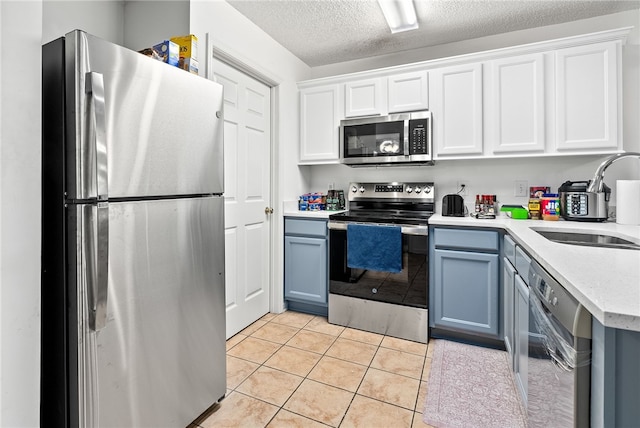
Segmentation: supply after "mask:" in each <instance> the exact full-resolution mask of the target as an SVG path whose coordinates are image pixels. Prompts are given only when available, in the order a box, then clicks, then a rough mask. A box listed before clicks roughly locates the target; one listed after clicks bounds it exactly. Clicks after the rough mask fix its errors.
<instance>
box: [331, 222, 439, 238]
mask: <svg viewBox="0 0 640 428" xmlns="http://www.w3.org/2000/svg"><path fill="white" fill-rule="evenodd" d="M348 224H366V225H370V226H400V228H401V233H402V234H403V235H417V236H427V235H428V234H429V226H415V225H401V224H391V223H361V222H350V223H345V222H337V221H335V222H334V221H330V222H329V223H327V228H328V229H329V230H347V225H348Z"/></svg>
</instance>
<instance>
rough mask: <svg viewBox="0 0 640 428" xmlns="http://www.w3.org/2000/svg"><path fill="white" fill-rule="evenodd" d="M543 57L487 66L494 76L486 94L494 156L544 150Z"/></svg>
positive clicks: (527, 57)
mask: <svg viewBox="0 0 640 428" xmlns="http://www.w3.org/2000/svg"><path fill="white" fill-rule="evenodd" d="M544 58H545V57H544V54H542V53H540V54H532V55H522V56H517V57H512V58H502V59H498V60H494V61H491V62H489V63H488V65H489V66H490V67H491V77H490V84H489V85H488V86H489V88H488V90H487V91H486V92H485V93H486V96H487V100H486V103H485V105H486V106H488V109H487V110H488V111H487V112H486V114H485V125H486V127H487V129H486V131H487V136H488V141H490V142H491V143H492V144H493V153H495V154H503V153H521V152H531V153H539V152H543V151H544V149H545V97H544V95H545V75H544V73H545V67H544Z"/></svg>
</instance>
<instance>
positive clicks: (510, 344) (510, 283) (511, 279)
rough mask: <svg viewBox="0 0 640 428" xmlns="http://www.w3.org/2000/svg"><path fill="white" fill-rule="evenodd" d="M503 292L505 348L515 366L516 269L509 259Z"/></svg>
mask: <svg viewBox="0 0 640 428" xmlns="http://www.w3.org/2000/svg"><path fill="white" fill-rule="evenodd" d="M502 263H503V266H504V268H503V270H502V272H503V274H502V290H503V311H502V312H503V313H504V346H505V348H507V352H508V353H509V362H510V363H511V367H512V368H513V366H514V360H513V359H514V356H513V355H514V354H513V348H514V334H515V333H514V305H515V303H514V302H515V298H514V296H515V280H516V275H517V273H516V268H514V267H513V265H512V264H511V262H510V261H509V259H508V258H507V257H505V258H504V259H503V260H502Z"/></svg>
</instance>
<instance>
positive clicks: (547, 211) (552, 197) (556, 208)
mask: <svg viewBox="0 0 640 428" xmlns="http://www.w3.org/2000/svg"><path fill="white" fill-rule="evenodd" d="M540 211H541V213H542V219H543V220H559V219H560V198H559V197H558V194H557V193H545V194H544V195H543V196H542V198H540Z"/></svg>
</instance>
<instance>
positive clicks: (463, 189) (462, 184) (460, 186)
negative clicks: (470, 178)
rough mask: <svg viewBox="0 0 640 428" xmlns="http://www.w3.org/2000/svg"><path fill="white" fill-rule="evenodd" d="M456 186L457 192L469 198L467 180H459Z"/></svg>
mask: <svg viewBox="0 0 640 428" xmlns="http://www.w3.org/2000/svg"><path fill="white" fill-rule="evenodd" d="M456 184H457V186H456V191H455V193H457V194H458V195H460V196H467V182H466V181H465V180H458V181H457V183H456Z"/></svg>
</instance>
